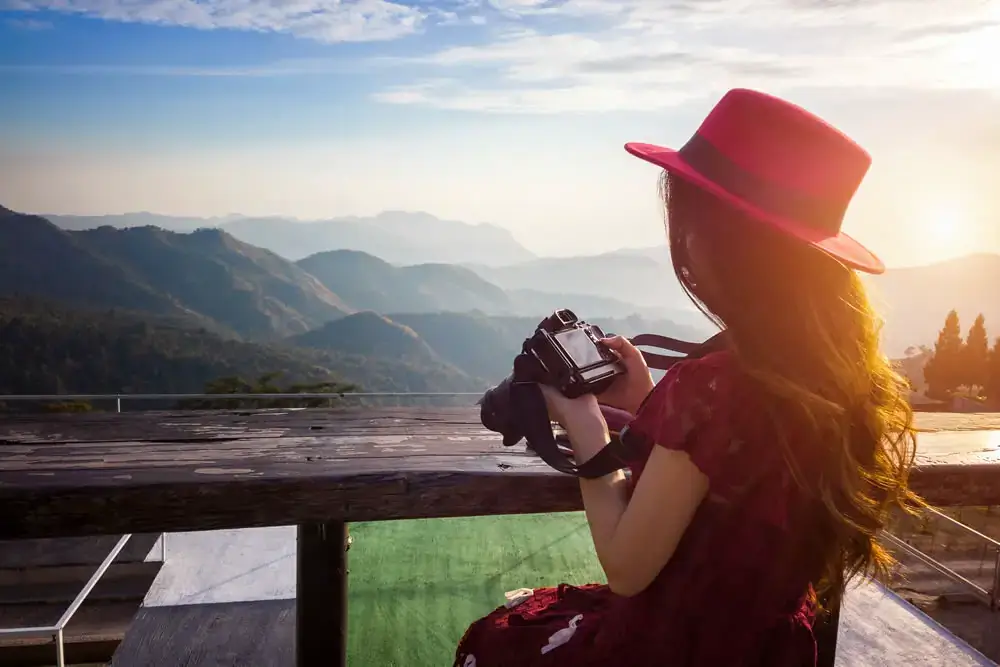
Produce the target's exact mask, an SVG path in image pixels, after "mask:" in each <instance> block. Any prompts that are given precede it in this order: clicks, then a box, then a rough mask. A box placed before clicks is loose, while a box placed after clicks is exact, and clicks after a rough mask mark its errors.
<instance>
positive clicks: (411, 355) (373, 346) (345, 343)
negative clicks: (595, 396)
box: [288, 313, 703, 389]
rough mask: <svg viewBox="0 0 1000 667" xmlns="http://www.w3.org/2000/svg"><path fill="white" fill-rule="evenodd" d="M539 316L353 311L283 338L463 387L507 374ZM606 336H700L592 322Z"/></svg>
mask: <svg viewBox="0 0 1000 667" xmlns="http://www.w3.org/2000/svg"><path fill="white" fill-rule="evenodd" d="M540 319H541V318H540V317H496V316H494V317H490V316H487V315H484V314H482V313H395V314H389V315H387V316H384V317H383V316H378V315H375V314H374V313H355V314H353V315H349V316H347V317H344V318H342V319H340V320H336V321H333V322H329V323H327V324H325V325H324V326H323V327H321V328H320V329H317V330H316V331H310V332H308V333H305V334H300V335H298V336H294V337H292V338H289V339H288V340H289V342H290V343H293V344H295V345H302V346H305V347H310V348H315V349H321V350H331V351H336V352H348V353H352V354H363V355H366V356H370V357H371V358H374V359H379V360H389V359H396V360H400V361H404V362H407V363H408V365H409V367H410V368H411V369H412V368H413V367H419V368H425V369H429V370H430V371H431V372H434V373H438V374H440V376H441V377H443V378H444V377H450V375H449V374H450V373H452V372H454V371H457V372H459V373H461V374H463V375H464V376H465V377H466V378H467V384H468V385H469V386H473V387H476V388H477V389H478V388H485V387H488V386H491V385H493V384H494V383H496V382H497V381H499V380H500V379H502V378H504V377H505V376H506V375H507V374H508V373H510V370H511V363H512V361H513V359H514V356H515V355H516V354H517V353H518V352H519V351H520V348H521V343H522V342H523V341H524V339H525V338H526V337H528V336H529V335H531V333H532V332H533V331H534V330H535V326H536V325H537V324H538V321H539V320H540ZM590 321H591V322H592V323H594V324H598V325H600V326H601V327H602V328H604V329H605V331H607V332H609V333H618V334H622V335H627V336H633V335H635V334H638V333H648V332H663V333H671V334H673V335H675V336H679V337H681V338H687V339H689V340H700V339H701V338H703V337H702V336H699V335H698V333H697V332H695V331H692V330H688V329H686V328H684V327H678V326H677V325H676V324H674V323H672V322H664V321H657V320H646V319H643V318H639V317H631V318H625V319H617V318H594V319H591V320H590Z"/></svg>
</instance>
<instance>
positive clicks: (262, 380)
mask: <svg viewBox="0 0 1000 667" xmlns="http://www.w3.org/2000/svg"><path fill="white" fill-rule="evenodd" d="M280 376H281V373H280V372H272V373H265V374H263V375H261V376H260V377H258V378H257V380H256V381H254V382H247V381H246V380H244V379H243V378H241V377H237V376H227V377H223V378H218V379H215V380H212V381H210V382H208V383H207V384H206V385H205V390H204V392H203V393H205V394H341V395H343V394H346V393H349V392H354V391H357V390H358V387H357V385H353V384H350V383H346V382H337V381H326V382H308V383H303V382H294V383H292V384H290V385H286V386H281V385H278V384H277V383H276V382H275V380H276V379H277V378H278V377H280ZM337 400H338V399H337V398H334V397H331V398H259V399H258V398H239V399H209V398H198V399H187V400H184V401H181V402H180V404H179V406H178V407H180V408H182V409H189V410H217V409H227V408H257V409H260V408H318V407H329V406H331V405H333V403H334V402H336V401H337Z"/></svg>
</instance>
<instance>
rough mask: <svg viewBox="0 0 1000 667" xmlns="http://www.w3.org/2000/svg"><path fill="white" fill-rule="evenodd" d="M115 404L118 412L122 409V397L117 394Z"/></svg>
mask: <svg viewBox="0 0 1000 667" xmlns="http://www.w3.org/2000/svg"><path fill="white" fill-rule="evenodd" d="M115 404H116V405H117V406H118V412H121V411H122V397H121V396H118V397H117V398H115Z"/></svg>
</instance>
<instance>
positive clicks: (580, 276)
mask: <svg viewBox="0 0 1000 667" xmlns="http://www.w3.org/2000/svg"><path fill="white" fill-rule="evenodd" d="M658 255H659V253H658V252H657V251H656V249H650V250H645V251H643V250H623V251H615V252H609V253H605V254H602V255H593V256H587V257H546V258H540V259H534V260H531V261H528V262H521V263H518V264H513V265H508V266H499V267H490V266H483V265H475V264H469V265H468V266H469V268H471V269H472V270H474V271H475V272H476V273H478V274H479V275H480V276H482V277H483V278H485V279H486V280H489V281H490V282H493V283H495V284H497V285H499V286H500V287H502V288H504V289H506V290H508V291H511V290H539V291H545V292H549V293H560V294H579V295H587V296H595V297H600V298H602V299H613V300H615V301H618V302H627V303H630V304H635V306H636V308H635V309H634V310H635V311H636V312H640V313H649V314H650V315H654V316H656V317H665V318H668V319H671V320H674V321H676V322H678V323H679V324H685V325H688V326H693V327H698V328H700V329H703V330H709V329H710V328H711V325H710V324H709V323H708V322H707V321H706V320H705V318H704V316H702V315H701V313H699V312H698V311H697V310H695V309H694V307H693V306H692V305H691V302H690V300H689V299H688V298H687V296H686V295H685V294H684V292H683V290H681V288H680V285H679V284H678V283H677V279H676V277H675V276H674V273H673V269H672V267H671V265H670V263H669V259H666V258H663V257H658ZM584 312H586V311H584Z"/></svg>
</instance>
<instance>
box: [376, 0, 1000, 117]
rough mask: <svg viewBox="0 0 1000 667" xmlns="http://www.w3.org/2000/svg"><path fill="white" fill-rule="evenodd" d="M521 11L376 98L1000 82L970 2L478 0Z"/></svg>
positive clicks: (516, 103) (567, 104) (610, 96)
mask: <svg viewBox="0 0 1000 667" xmlns="http://www.w3.org/2000/svg"><path fill="white" fill-rule="evenodd" d="M489 5H490V6H491V7H493V8H494V9H496V10H498V11H501V12H504V13H505V14H506V15H509V16H516V17H517V18H518V19H519V23H518V24H517V25H516V26H514V27H511V26H509V25H508V26H507V27H506V28H504V29H502V30H498V31H497V32H496V33H495V35H494V38H493V39H492V40H490V41H489V42H487V43H484V44H476V45H464V46H453V47H448V48H444V49H440V50H437V51H432V52H429V53H425V54H423V55H420V56H416V57H412V58H410V59H408V61H409V62H410V63H412V64H414V65H419V66H420V67H422V68H425V71H428V72H429V73H428V77H427V80H426V81H424V80H419V79H418V80H410V81H404V82H400V83H399V84H398V85H396V86H394V87H390V88H388V89H385V90H382V91H379V92H377V93H376V94H375V99H377V100H379V101H382V102H387V103H394V104H415V105H423V106H431V107H439V108H447V109H465V110H473V109H480V110H484V111H498V112H515V113H516V112H520V113H564V112H572V111H613V110H650V109H657V108H664V107H670V106H674V105H677V104H680V103H683V102H685V101H689V100H692V99H696V98H699V97H715V96H716V95H717V94H718V92H720V91H722V90H725V89H727V88H731V87H735V86H748V87H761V88H766V89H768V90H772V91H775V92H781V91H792V90H795V91H799V90H802V89H815V88H833V89H847V90H852V91H853V90H858V89H882V88H899V89H1000V73H996V72H994V68H993V67H992V65H990V63H992V62H995V61H996V59H997V57H998V56H1000V50H998V48H997V46H995V45H996V44H1000V8H998V7H997V5H996V4H992V5H991V4H988V3H983V2H980V1H979V0H866V1H864V2H861V1H860V0H753V1H750V0H657V1H656V2H652V1H651V0H617V1H611V0H561V1H554V0H489Z"/></svg>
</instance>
